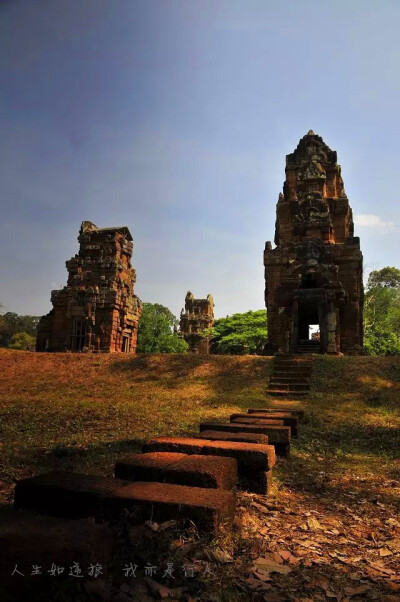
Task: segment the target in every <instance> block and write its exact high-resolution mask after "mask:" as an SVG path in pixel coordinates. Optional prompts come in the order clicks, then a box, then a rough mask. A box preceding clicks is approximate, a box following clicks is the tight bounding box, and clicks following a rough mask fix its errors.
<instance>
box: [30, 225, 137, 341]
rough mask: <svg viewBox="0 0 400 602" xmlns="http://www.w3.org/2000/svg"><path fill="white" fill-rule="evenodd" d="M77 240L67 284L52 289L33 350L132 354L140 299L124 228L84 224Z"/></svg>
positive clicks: (130, 245) (135, 338)
mask: <svg viewBox="0 0 400 602" xmlns="http://www.w3.org/2000/svg"><path fill="white" fill-rule="evenodd" d="M78 241H79V244H80V247H79V253H78V255H75V257H73V258H72V259H70V260H69V261H67V262H66V266H67V270H68V282H67V286H64V288H63V289H61V290H55V291H52V293H51V302H52V304H53V309H52V310H51V311H50V313H48V314H47V315H46V316H43V317H42V318H41V319H40V322H39V326H38V335H37V340H36V350H37V351H103V352H123V353H135V350H136V340H137V329H138V321H139V318H140V315H141V313H142V303H141V301H140V299H139V298H138V297H137V296H136V295H134V294H133V287H134V284H135V281H136V273H135V270H134V269H133V268H132V266H131V257H132V249H133V243H132V236H131V234H130V232H129V230H128V228H127V227H126V226H121V227H117V228H98V227H97V226H96V225H95V224H92V222H82V225H81V229H80V232H79V236H78Z"/></svg>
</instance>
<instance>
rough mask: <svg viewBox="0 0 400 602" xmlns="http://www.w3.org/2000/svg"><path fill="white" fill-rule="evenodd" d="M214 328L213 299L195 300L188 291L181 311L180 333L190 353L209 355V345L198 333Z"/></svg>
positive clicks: (209, 297)
mask: <svg viewBox="0 0 400 602" xmlns="http://www.w3.org/2000/svg"><path fill="white" fill-rule="evenodd" d="M212 326H214V299H213V297H212V295H207V299H195V298H194V295H193V294H192V293H191V292H190V291H189V292H188V293H187V294H186V297H185V311H184V310H183V309H182V311H181V320H180V332H181V334H182V335H183V338H184V339H185V341H186V342H187V344H188V345H189V351H191V352H192V353H206V354H208V353H210V343H209V341H207V340H206V339H203V338H202V337H201V336H200V335H199V333H200V332H202V331H203V330H205V329H206V328H211V327H212Z"/></svg>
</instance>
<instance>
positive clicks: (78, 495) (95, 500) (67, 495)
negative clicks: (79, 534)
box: [14, 470, 128, 518]
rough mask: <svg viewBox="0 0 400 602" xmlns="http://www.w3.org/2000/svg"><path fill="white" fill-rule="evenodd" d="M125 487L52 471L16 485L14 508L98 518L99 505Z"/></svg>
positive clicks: (108, 480)
mask: <svg viewBox="0 0 400 602" xmlns="http://www.w3.org/2000/svg"><path fill="white" fill-rule="evenodd" d="M127 484H128V483H127V482H126V481H120V480H117V479H113V478H111V477H98V476H95V475H86V474H80V473H75V472H70V471H62V470H60V471H54V472H50V473H45V474H41V475H38V476H36V477H30V478H26V479H22V480H20V481H18V482H17V484H16V487H15V497H14V506H15V508H26V509H28V510H34V511H36V512H39V513H41V514H48V515H49V516H60V517H63V518H86V517H88V516H99V515H100V514H101V511H102V501H103V500H104V499H105V498H106V497H107V496H110V495H113V494H114V493H115V492H116V491H117V490H118V489H120V488H121V487H124V486H125V485H127Z"/></svg>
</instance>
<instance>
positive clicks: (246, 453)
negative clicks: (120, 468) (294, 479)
mask: <svg viewBox="0 0 400 602" xmlns="http://www.w3.org/2000/svg"><path fill="white" fill-rule="evenodd" d="M260 428H262V427H260ZM204 430H206V429H204ZM210 430H217V429H210ZM155 451H168V452H178V453H185V454H200V455H206V456H223V457H228V458H235V459H236V460H237V463H238V468H239V469H240V468H241V467H251V466H254V468H257V469H258V470H270V469H271V468H273V466H274V465H275V450H274V447H273V445H264V444H260V443H241V442H239V441H211V440H209V439H196V438H194V437H193V438H189V437H156V438H155V439H152V440H151V441H148V442H147V443H145V445H144V446H143V453H148V452H155Z"/></svg>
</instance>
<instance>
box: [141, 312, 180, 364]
mask: <svg viewBox="0 0 400 602" xmlns="http://www.w3.org/2000/svg"><path fill="white" fill-rule="evenodd" d="M177 325H178V320H177V319H176V317H175V316H174V315H173V313H171V312H170V310H169V309H168V308H167V307H164V305H160V304H159V303H143V313H142V315H141V318H140V320H139V328H138V342H137V348H136V351H137V352H138V353H184V352H185V351H186V350H187V348H188V345H187V343H186V342H185V341H184V340H183V339H182V338H181V337H180V336H179V335H178V334H177V333H176V332H174V328H175V327H176V326H177Z"/></svg>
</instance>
